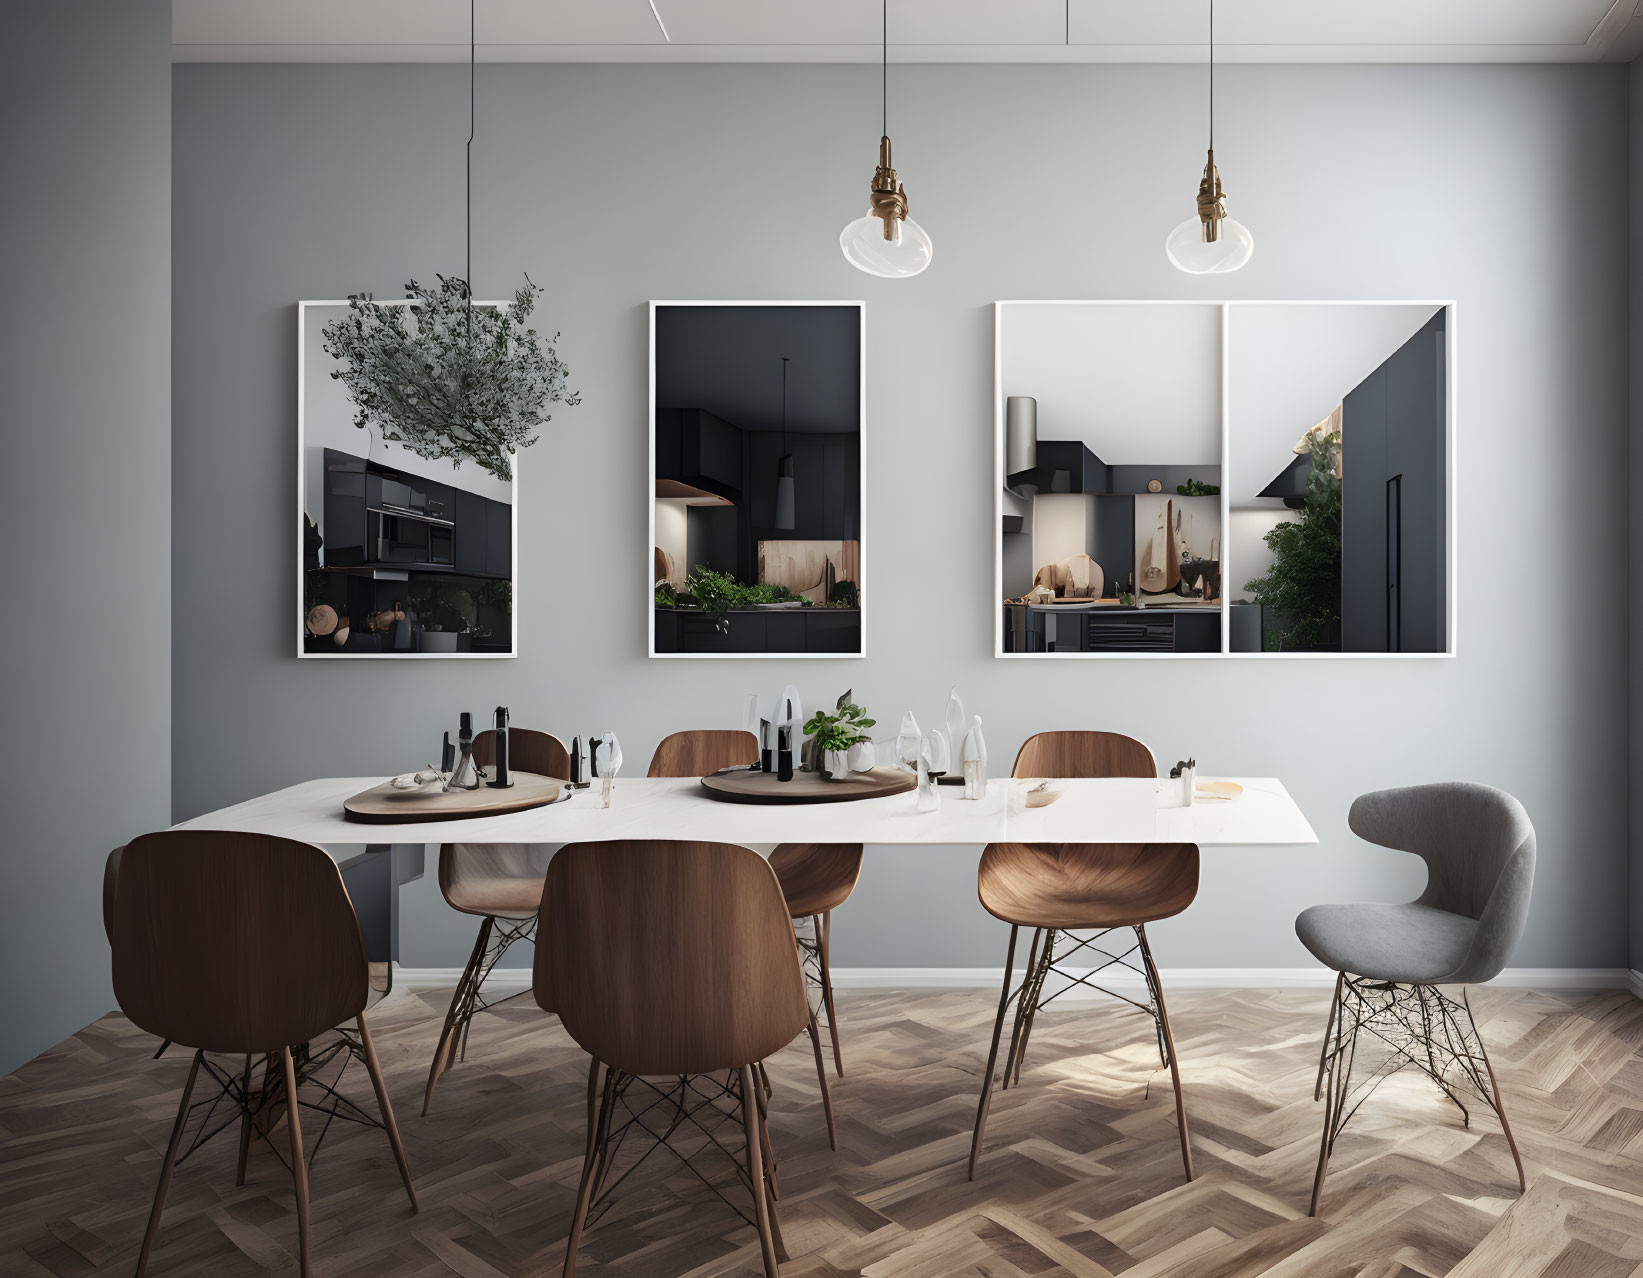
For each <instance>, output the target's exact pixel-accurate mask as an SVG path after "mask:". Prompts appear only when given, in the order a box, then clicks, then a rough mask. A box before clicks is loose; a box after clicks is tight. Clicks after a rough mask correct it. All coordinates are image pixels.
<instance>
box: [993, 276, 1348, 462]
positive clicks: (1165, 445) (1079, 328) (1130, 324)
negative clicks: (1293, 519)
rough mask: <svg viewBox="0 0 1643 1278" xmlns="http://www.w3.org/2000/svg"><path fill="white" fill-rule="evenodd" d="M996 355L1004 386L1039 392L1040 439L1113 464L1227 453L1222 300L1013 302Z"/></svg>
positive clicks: (1215, 458)
mask: <svg viewBox="0 0 1643 1278" xmlns="http://www.w3.org/2000/svg"><path fill="white" fill-rule="evenodd" d="M999 360H1000V373H1001V377H1000V380H1001V382H1002V387H1001V390H1002V393H1003V394H1004V395H1031V396H1032V397H1033V398H1034V399H1036V400H1037V401H1038V437H1039V438H1040V439H1081V440H1083V441H1084V443H1085V444H1087V445H1088V446H1089V449H1090V451H1091V452H1092V453H1094V454H1095V455H1096V456H1097V457H1099V458H1100V459H1101V460H1102V461H1104V462H1106V463H1108V464H1109V465H1113V466H1141V465H1154V466H1204V465H1210V466H1217V465H1219V464H1220V462H1221V308H1220V307H1219V306H1218V305H1196V304H1183V305H1169V304H1163V303H1156V302H1154V303H1141V304H1137V305H1133V306H1132V305H1128V304H1125V303H1092V302H1067V303H1058V302H1010V303H1007V304H1006V305H1005V306H1004V307H1003V311H1002V318H1001V320H1000V331H999ZM1371 367H1373V365H1371ZM1292 442H1293V441H1292Z"/></svg>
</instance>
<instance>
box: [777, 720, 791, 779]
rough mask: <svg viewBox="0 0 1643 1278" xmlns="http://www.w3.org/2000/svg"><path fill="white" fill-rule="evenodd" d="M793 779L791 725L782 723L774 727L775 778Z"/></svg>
mask: <svg viewBox="0 0 1643 1278" xmlns="http://www.w3.org/2000/svg"><path fill="white" fill-rule="evenodd" d="M792 779H793V727H792V725H791V724H783V725H782V726H781V727H779V728H777V729H776V780H778V781H791V780H792Z"/></svg>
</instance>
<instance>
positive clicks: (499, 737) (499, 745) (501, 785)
mask: <svg viewBox="0 0 1643 1278" xmlns="http://www.w3.org/2000/svg"><path fill="white" fill-rule="evenodd" d="M493 722H494V723H495V725H496V749H495V756H496V763H495V767H494V768H493V771H494V773H495V775H494V776H492V777H491V779H490V780H489V781H487V782H486V783H485V784H486V785H488V786H490V787H491V789H493V790H506V789H509V788H511V787H512V785H513V779H512V778H511V777H510V776H509V775H508V707H507V706H497V708H496V717H495V719H494V720H493Z"/></svg>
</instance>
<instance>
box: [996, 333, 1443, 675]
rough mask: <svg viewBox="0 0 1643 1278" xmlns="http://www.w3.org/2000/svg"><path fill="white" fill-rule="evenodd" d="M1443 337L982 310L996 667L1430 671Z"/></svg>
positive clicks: (1435, 631) (1437, 587)
mask: <svg viewBox="0 0 1643 1278" xmlns="http://www.w3.org/2000/svg"><path fill="white" fill-rule="evenodd" d="M1452 328H1453V325H1452V318H1451V314H1450V308H1449V307H1448V306H1446V305H1442V304H1439V303H1435V302H1434V303H1402V302H1361V303H1360V302H1304V303H1264V302H1232V303H1226V304H1204V303H1176V304H1171V303H1129V302H1117V303H1098V302H1067V303H1038V302H1007V303H1001V304H1000V306H999V309H998V356H999V380H1000V384H999V402H998V404H997V406H996V410H995V411H996V413H997V426H998V433H999V440H998V445H999V463H998V466H999V476H1000V484H1001V492H1000V496H999V507H998V509H999V529H998V543H997V544H998V574H999V580H1000V584H1001V587H1002V595H1003V600H1002V602H1003V609H1002V616H1001V617H1000V629H999V648H998V651H999V652H1000V653H1001V654H1004V655H1023V654H1031V655H1038V654H1044V655H1093V654H1123V653H1156V654H1164V655H1172V654H1206V653H1209V654H1221V653H1229V654H1257V655H1279V654H1285V653H1337V654H1366V655H1367V654H1388V655H1390V654H1446V653H1449V652H1452V651H1453V647H1452V644H1453V632H1452V627H1451V624H1450V608H1451V601H1450V592H1451V587H1452V572H1453V568H1452V562H1451V556H1452V540H1451V536H1450V531H1449V526H1450V510H1449V503H1448V491H1449V484H1450V479H1451V476H1450V467H1451V465H1452V461H1451V458H1450V449H1451V446H1452V442H1451V421H1450V415H1451V414H1450V382H1449V379H1450V374H1449V365H1450V362H1451V356H1450V343H1451V342H1452V339H1453V334H1452ZM1223 368H1224V376H1225V380H1224V383H1223Z"/></svg>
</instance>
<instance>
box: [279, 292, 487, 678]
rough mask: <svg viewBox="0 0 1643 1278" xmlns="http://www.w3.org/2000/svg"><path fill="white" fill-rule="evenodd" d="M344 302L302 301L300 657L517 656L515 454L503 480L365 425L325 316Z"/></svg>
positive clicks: (338, 317)
mask: <svg viewBox="0 0 1643 1278" xmlns="http://www.w3.org/2000/svg"><path fill="white" fill-rule="evenodd" d="M379 305H383V306H412V305H414V303H412V302H408V301H406V302H399V301H394V302H382V303H379ZM507 305H508V303H506V302H475V303H474V306H475V307H476V308H480V307H484V308H497V307H505V306H507ZM348 311H349V306H348V303H347V301H314V302H300V303H298V305H297V554H298V561H297V562H298V572H297V601H296V604H297V617H296V628H297V655H298V656H299V657H303V658H314V659H327V660H347V659H358V658H375V659H383V660H420V659H426V658H434V657H448V658H487V657H491V658H494V657H512V656H514V655H515V654H516V653H517V651H518V642H517V637H518V612H517V608H516V600H515V597H514V580H515V571H516V566H517V562H518V561H517V555H516V548H517V534H516V527H517V520H516V510H517V501H516V496H517V491H518V458H517V456H515V457H512V458H511V459H510V460H511V470H512V472H513V473H512V475H511V476H510V477H509V478H508V479H501V478H498V477H497V476H496V475H495V474H493V473H491V471H490V470H487V469H486V468H485V467H484V466H483V465H481V464H480V463H479V462H478V461H476V460H474V459H473V458H469V457H462V458H448V457H441V458H436V459H432V460H430V459H428V458H425V457H421V456H418V455H417V453H415V452H413V451H412V450H411V449H410V448H407V447H404V446H402V445H400V444H397V443H394V442H392V441H390V440H385V439H383V438H382V437H381V434H380V433H379V432H378V431H377V430H376V429H375V428H369V429H367V428H362V427H360V426H358V425H356V417H357V415H358V414H357V410H356V408H355V405H354V403H353V401H352V400H351V399H350V397H349V393H348V390H347V388H346V386H345V385H344V384H343V382H342V381H341V380H339V379H338V378H337V377H335V376H333V374H334V373H335V372H336V371H337V370H338V369H339V368H340V367H341V365H340V362H339V361H338V360H337V359H336V358H335V357H334V356H333V355H331V354H330V353H328V351H327V349H326V348H327V346H328V345H333V347H334V344H333V343H331V342H329V341H328V339H327V336H326V329H327V326H329V325H336V324H338V323H340V322H341V321H343V320H345V319H346V317H347V316H348Z"/></svg>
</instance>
